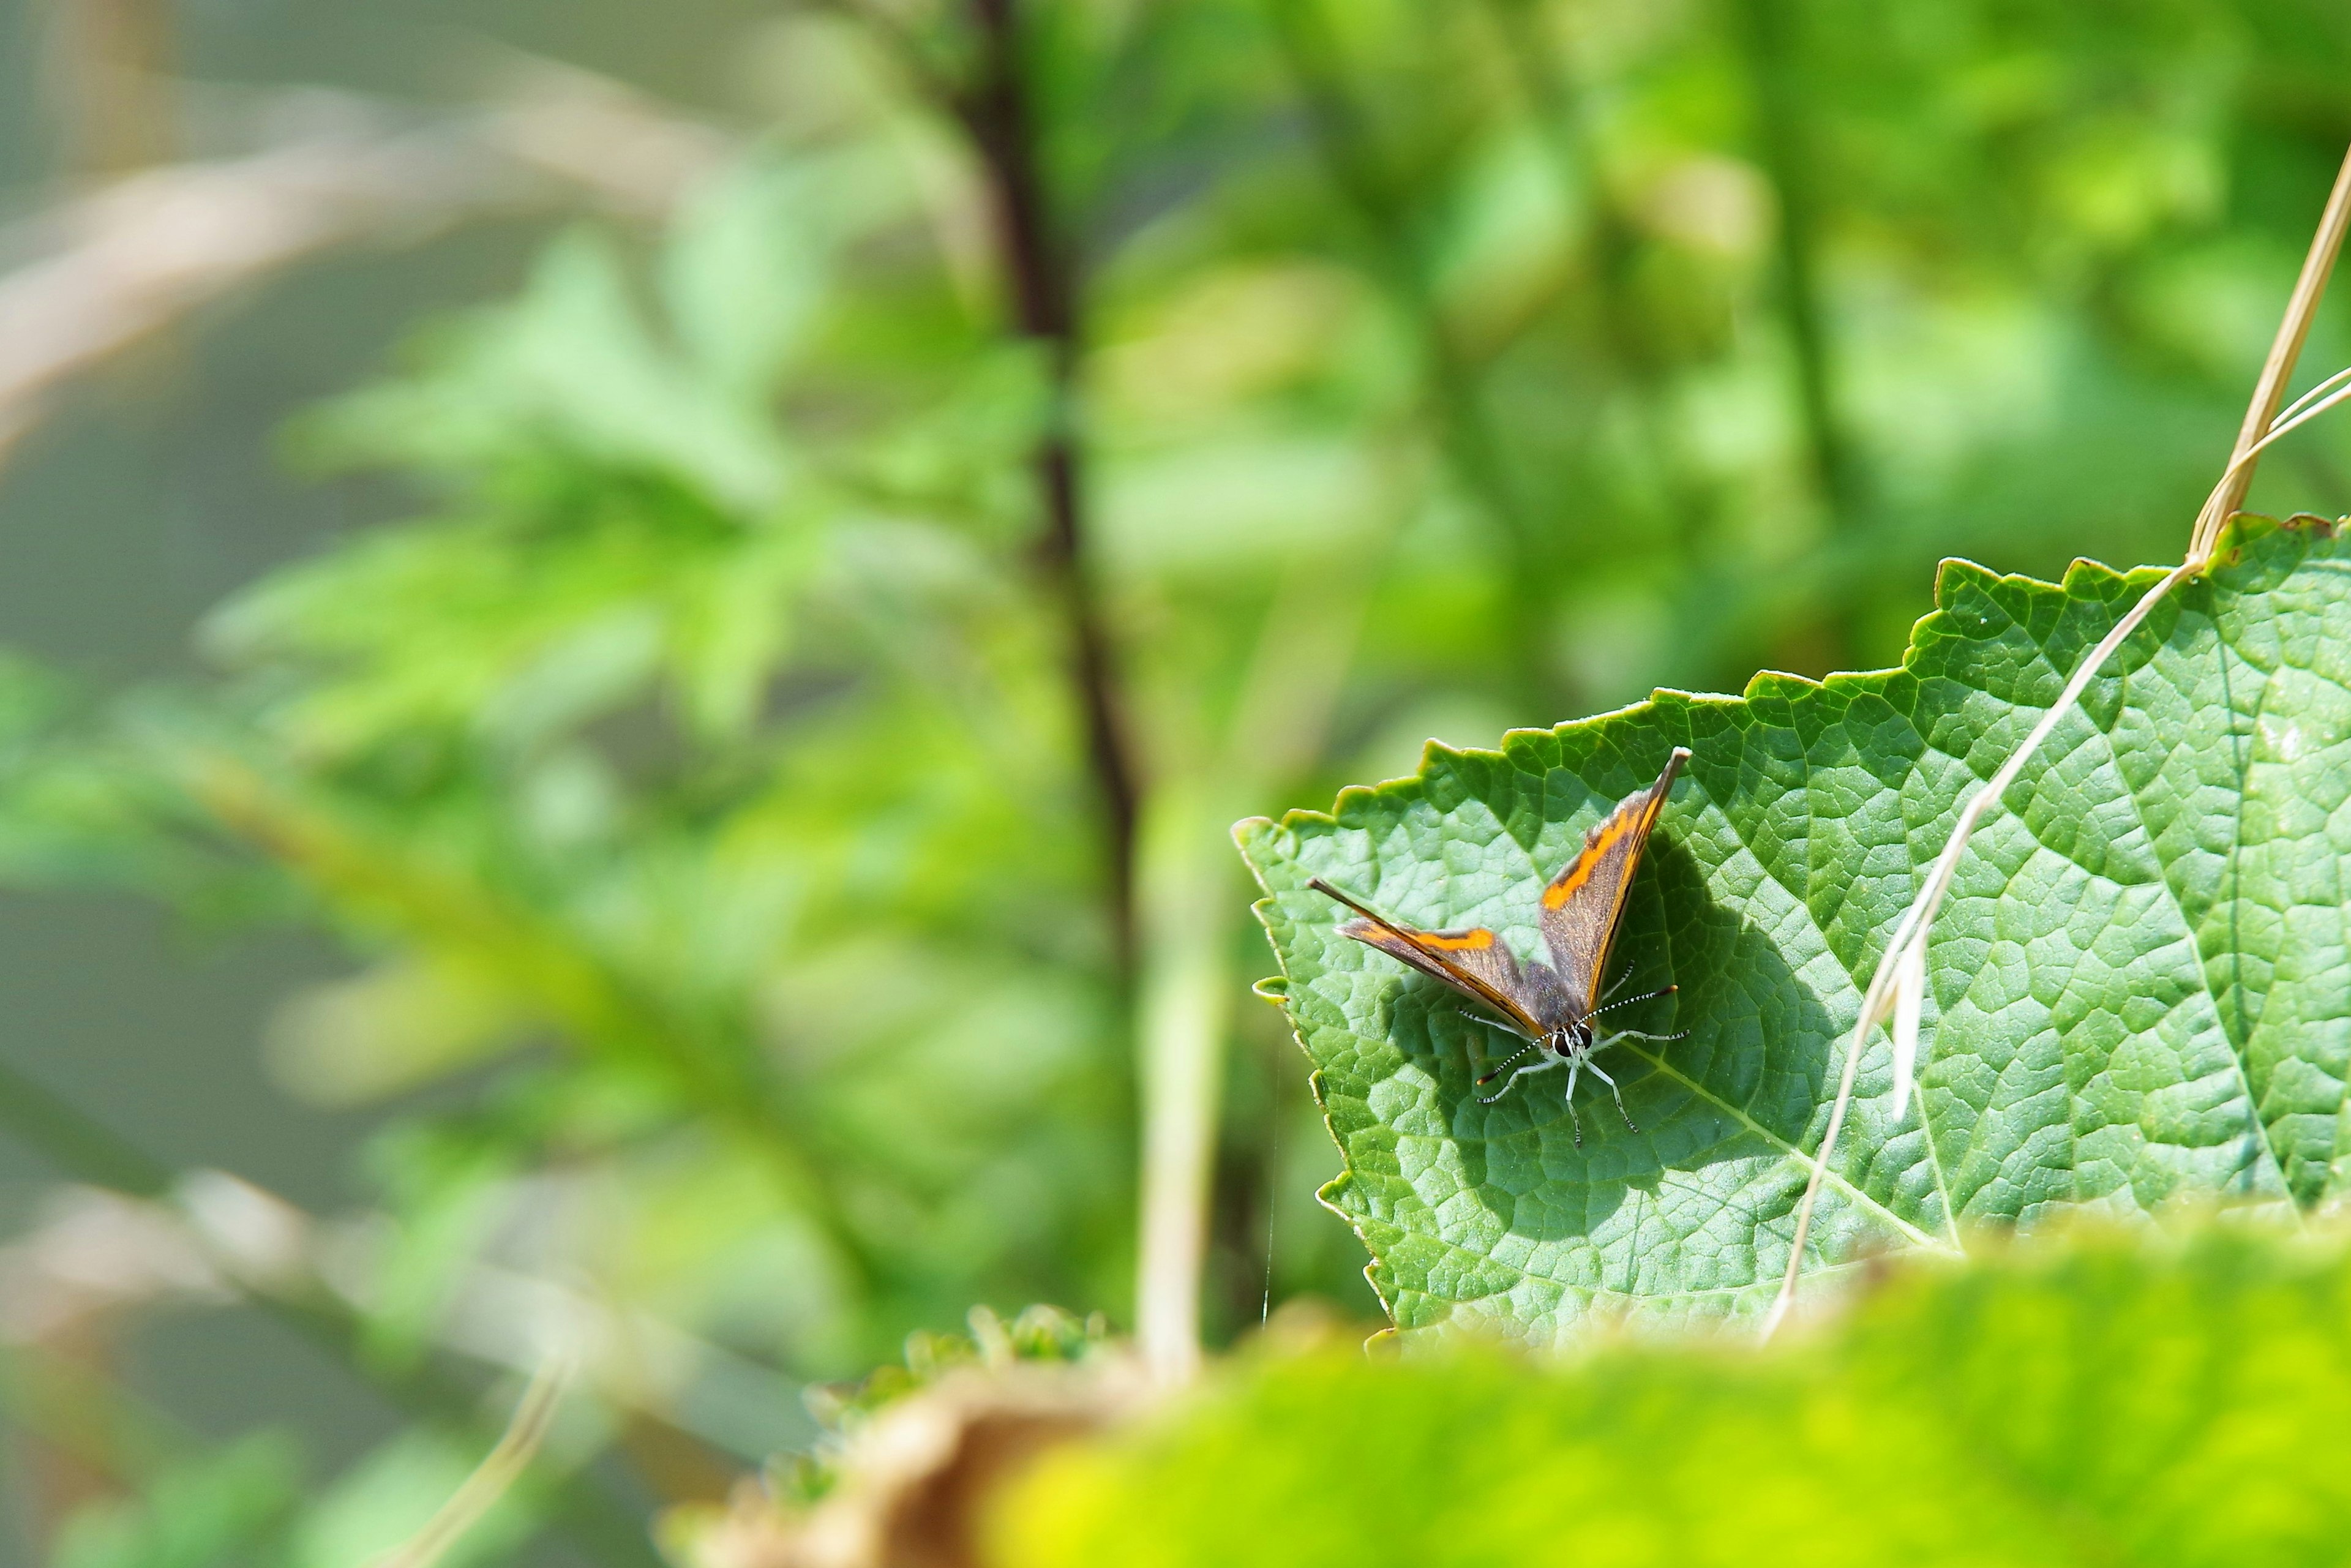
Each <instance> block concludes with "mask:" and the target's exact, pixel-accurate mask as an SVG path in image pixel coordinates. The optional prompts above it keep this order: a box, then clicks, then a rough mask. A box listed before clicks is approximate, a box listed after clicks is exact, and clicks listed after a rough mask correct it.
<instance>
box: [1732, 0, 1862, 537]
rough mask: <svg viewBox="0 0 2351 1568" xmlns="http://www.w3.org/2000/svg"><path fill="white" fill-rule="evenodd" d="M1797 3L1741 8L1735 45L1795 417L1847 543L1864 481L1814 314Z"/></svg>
mask: <svg viewBox="0 0 2351 1568" xmlns="http://www.w3.org/2000/svg"><path fill="white" fill-rule="evenodd" d="M1799 3H1800V0H1738V6H1739V17H1740V45H1741V47H1743V48H1744V50H1745V51H1746V56H1747V71H1748V77H1749V78H1750V83H1751V85H1752V89H1753V91H1754V95H1755V132H1756V146H1757V151H1758V152H1760V153H1761V157H1762V161H1763V170H1764V173H1765V175H1766V176H1767V177H1768V178H1769V179H1770V180H1771V191H1772V195H1773V198H1774V199H1775V201H1776V202H1777V203H1778V205H1779V209H1780V221H1779V225H1778V239H1777V246H1778V250H1779V256H1778V267H1779V274H1780V280H1779V281H1780V289H1779V293H1780V300H1779V304H1780V313H1781V318H1782V320H1783V321H1784V322H1785V323H1786V325H1787V331H1788V340H1789V345H1790V348H1791V350H1792V353H1793V356H1794V360H1795V372H1796V388H1795V391H1796V406H1797V412H1798V414H1799V416H1800V417H1801V418H1802V423H1803V429H1804V443H1805V446H1806V448H1807V452H1808V455H1809V457H1810V459H1811V466H1812V470H1813V483H1814V484H1815V485H1816V486H1818V487H1819V491H1820V496H1821V502H1822V505H1823V507H1826V508H1827V510H1828V514H1829V523H1830V527H1831V528H1832V529H1833V530H1834V532H1835V533H1836V534H1837V535H1839V536H1840V537H1850V536H1851V535H1852V534H1853V533H1854V532H1855V530H1856V529H1857V528H1859V527H1860V525H1861V499H1862V497H1861V496H1860V493H1859V477H1860V476H1859V475H1858V473H1857V472H1856V471H1855V466H1854V462H1853V455H1852V453H1851V451H1850V450H1849V449H1848V447H1847V446H1846V444H1845V441H1844V435H1843V434H1842V432H1841V430H1840V427H1839V425H1838V422H1837V413H1836V402H1837V399H1836V373H1835V371H1836V367H1835V364H1834V353H1833V351H1832V350H1831V346H1830V343H1829V337H1828V329H1827V326H1826V324H1825V322H1824V321H1823V319H1822V311H1821V306H1820V272H1819V261H1818V252H1817V250H1816V248H1815V246H1816V241H1817V237H1818V235H1819V226H1820V213H1819V207H1818V205H1817V203H1816V187H1815V184H1814V182H1813V157H1812V147H1811V144H1810V139H1809V137H1808V135H1807V134H1806V130H1805V122H1804V104H1803V84H1802V63H1801V61H1800V58H1799V55H1800V42H1801V41H1800V39H1799V37H1798V36H1797V29H1798V18H1797V16H1796V14H1795V7H1796V5H1798V4H1799Z"/></svg>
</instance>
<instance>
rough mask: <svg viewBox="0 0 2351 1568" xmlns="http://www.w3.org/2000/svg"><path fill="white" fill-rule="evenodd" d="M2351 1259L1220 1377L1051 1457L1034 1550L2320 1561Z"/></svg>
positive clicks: (1035, 1567)
mask: <svg viewBox="0 0 2351 1568" xmlns="http://www.w3.org/2000/svg"><path fill="white" fill-rule="evenodd" d="M2346 1321H2351V1259H2346V1253H2345V1251H2344V1249H2343V1248H2342V1246H2341V1245H2340V1238H2339V1235H2338V1236H2335V1237H2332V1238H2330V1239H2328V1240H2327V1241H2326V1242H2325V1243H2324V1244H2322V1245H2311V1244H2306V1243H2293V1242H2286V1241H2283V1240H2282V1239H2278V1238H2275V1237H2273V1236H2271V1235H2268V1234H2265V1233H2264V1232H2263V1228H2259V1227H2247V1226H2231V1227H2226V1228H2221V1227H2214V1228H2208V1229H2204V1230H2202V1231H2200V1232H2199V1233H2198V1234H2196V1235H2195V1236H2193V1237H2192V1238H2190V1239H2187V1240H2185V1241H2183V1240H2180V1239H2177V1238H2175V1237H2172V1236H2169V1235H2162V1236H2160V1237H2159V1238H2158V1239H2153V1240H2151V1241H2150V1239H2149V1238H2148V1237H2147V1235H2144V1234H2143V1235H2141V1236H2139V1237H2126V1236H2121V1235H2117V1234H2116V1233H2114V1232H2112V1231H2108V1232H2105V1233H2103V1234H2100V1235H2097V1236H2094V1237H2088V1238H2084V1239H2082V1240H2081V1241H2080V1242H2079V1243H2078V1244H2075V1245H2070V1246H2065V1247H2053V1246H2048V1245H2046V1244H2035V1245H2032V1246H2029V1247H2022V1248H2019V1249H2016V1250H2015V1251H2013V1252H2012V1253H2011V1254H2009V1255H2006V1256H2001V1257H1995V1258H1993V1259H1991V1260H1988V1262H1987V1263H1986V1265H1985V1266H1982V1267H1976V1268H1969V1269H1950V1268H1932V1267H1928V1268H1917V1269H1913V1270H1905V1271H1902V1272H1901V1273H1900V1274H1899V1275H1898V1276H1897V1277H1896V1279H1894V1280H1893V1281H1891V1282H1890V1283H1889V1284H1888V1285H1887V1286H1886V1288H1885V1289H1883V1290H1880V1291H1876V1292H1874V1293H1873V1294H1872V1295H1871V1296H1870V1297H1869V1299H1867V1300H1866V1301H1864V1302H1863V1303H1861V1305H1860V1306H1859V1308H1858V1310H1857V1311H1856V1312H1855V1313H1854V1315H1853V1317H1852V1318H1851V1320H1850V1321H1849V1322H1845V1323H1844V1324H1843V1325H1841V1326H1840V1327H1839V1328H1838V1329H1837V1330H1835V1331H1834V1332H1833V1333H1829V1334H1826V1335H1823V1336H1819V1337H1817V1338H1813V1339H1812V1340H1810V1341H1808V1342H1806V1343H1797V1344H1787V1345H1782V1346H1779V1347H1775V1348H1774V1349H1773V1350H1772V1351H1771V1352H1769V1353H1758V1352H1755V1351H1752V1350H1747V1349H1740V1348H1735V1347H1730V1346H1725V1345H1722V1344H1719V1343H1716V1344H1711V1345H1708V1344H1699V1345H1695V1346H1693V1345H1687V1344H1684V1345H1679V1346H1672V1345H1660V1344H1656V1343H1646V1344H1644V1343H1637V1342H1635V1343H1615V1344H1613V1345H1607V1346H1604V1347H1603V1348H1602V1349H1601V1350H1600V1351H1598V1352H1597V1353H1596V1354H1593V1355H1591V1356H1590V1357H1588V1358H1581V1359H1579V1360H1578V1361H1576V1362H1574V1363H1573V1364H1569V1365H1567V1366H1563V1367H1562V1366H1557V1365H1552V1366H1548V1367H1541V1368H1536V1367H1530V1366H1528V1365H1526V1364H1524V1363H1523V1362H1521V1361H1519V1360H1517V1359H1515V1358H1511V1357H1507V1356H1504V1355H1501V1354H1496V1353H1495V1352H1493V1351H1491V1350H1479V1351H1474V1352H1471V1351H1467V1350H1464V1351H1460V1352H1457V1353H1455V1354H1437V1355H1433V1356H1429V1357H1426V1358H1424V1357H1417V1356H1416V1357H1410V1358H1405V1359H1404V1360H1402V1361H1396V1360H1393V1359H1391V1360H1387V1361H1384V1362H1367V1361H1366V1360H1365V1359H1364V1356H1363V1355H1362V1354H1360V1353H1357V1352H1354V1351H1353V1350H1350V1349H1341V1350H1337V1351H1334V1352H1322V1353H1317V1354H1311V1355H1306V1356H1301V1357H1295V1358H1292V1359H1289V1360H1280V1361H1273V1362H1270V1363H1266V1364H1259V1365H1257V1366H1254V1367H1244V1368H1242V1369H1240V1370H1239V1371H1238V1373H1236V1374H1233V1375H1229V1376H1228V1381H1227V1382H1226V1383H1225V1384H1224V1385H1221V1386H1219V1387H1216V1388H1213V1389H1212V1390H1211V1391H1210V1392H1209V1394H1208V1395H1207V1396H1205V1397H1204V1398H1202V1399H1200V1400H1199V1401H1197V1402H1196V1404H1195V1405H1194V1406H1192V1407H1191V1408H1189V1409H1187V1410H1185V1411H1183V1412H1180V1413H1179V1414H1178V1415H1177V1416H1175V1418H1174V1419H1172V1420H1167V1421H1164V1422H1162V1423H1160V1424H1158V1425H1157V1426H1156V1427H1147V1428H1145V1429H1144V1430H1143V1431H1142V1432H1140V1433H1137V1434H1135V1435H1133V1436H1130V1437H1127V1438H1125V1439H1123V1440H1122V1441H1120V1442H1117V1443H1114V1444H1109V1445H1104V1446H1102V1447H1099V1448H1091V1449H1081V1450H1076V1451H1072V1452H1070V1453H1067V1454H1065V1455H1063V1456H1061V1457H1058V1458H1053V1459H1050V1460H1048V1461H1047V1462H1046V1464H1045V1465H1044V1466H1043V1467H1042V1468H1041V1469H1040V1470H1039V1471H1038V1472H1037V1473H1035V1474H1033V1475H1032V1476H1031V1477H1029V1478H1028V1479H1025V1480H1024V1482H1023V1483H1022V1484H1021V1486H1020V1487H1019V1490H1017V1491H1015V1492H1014V1493H1013V1494H1012V1495H1011V1496H1010V1497H1009V1498H1008V1500H1006V1505H1005V1507H1004V1510H1003V1511H1002V1512H1001V1514H1000V1515H999V1522H1000V1524H1001V1526H1002V1529H1001V1530H1000V1532H999V1534H1000V1537H1001V1539H1000V1540H999V1542H998V1545H999V1550H998V1553H997V1555H996V1559H995V1560H996V1561H998V1562H999V1563H1020V1564H1023V1565H1024V1568H1063V1565H1069V1568H1076V1565H1078V1564H1092V1563H1120V1564H1123V1565H1124V1568H1157V1565H1160V1564H1167V1565H1169V1568H1173V1565H1175V1564H1179V1563H1182V1564H1189V1563H1232V1564H1247V1563H1280V1564H1281V1565H1282V1568H1322V1565H1324V1564H1329V1565H1332V1568H1341V1565H1345V1568H1354V1565H1357V1564H1364V1563H1415V1564H1424V1565H1428V1568H1437V1565H1440V1564H1456V1563H1458V1564H1473V1563H1474V1564H1480V1565H1483V1564H1503V1563H1608V1564H1610V1565H1611V1568H1648V1565H1651V1564H1656V1565H1657V1568H1667V1565H1670V1568H1711V1565H1714V1564H1724V1565H1730V1564H1737V1565H1739V1568H1755V1565H1759V1564H1773V1563H1802V1564H1806V1565H1807V1568H1834V1565H1841V1564H1847V1563H1851V1564H1855V1565H1856V1568H1858V1565H1861V1564H1870V1565H1873V1568H1876V1565H1882V1564H1886V1563H1905V1564H1909V1565H1913V1568H1924V1565H1927V1564H1943V1563H1950V1564H1957V1563H2011V1564H2014V1563H2033V1564H2048V1565H2056V1564H2075V1563H2079V1564H2085V1565H2087V1564H2093V1563H2096V1564H2113V1563H2141V1564H2150V1565H2152V1564H2178V1565H2180V1568H2189V1565H2196V1568H2202V1565H2205V1564H2210V1565H2213V1568H2219V1565H2220V1564H2232V1563H2334V1562H2339V1561H2341V1559H2342V1555H2343V1542H2344V1540H2345V1538H2346V1534H2351V1470H2346V1468H2345V1467H2344V1466H2343V1464H2342V1463H2341V1462H2340V1459H2339V1458H2337V1457H2336V1453H2335V1441H2334V1439H2335V1437H2336V1435H2337V1434H2339V1433H2341V1432H2342V1431H2343V1430H2344V1429H2345V1427H2346V1423H2351V1340H2346V1337H2345V1335H2344V1333H2343V1332H2342V1330H2343V1324H2344V1323H2345V1322H2346Z"/></svg>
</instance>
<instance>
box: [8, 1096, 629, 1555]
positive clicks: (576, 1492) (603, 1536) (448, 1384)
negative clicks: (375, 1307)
mask: <svg viewBox="0 0 2351 1568" xmlns="http://www.w3.org/2000/svg"><path fill="white" fill-rule="evenodd" d="M0 1129H5V1131H6V1132H7V1133H9V1134H12V1135H14V1136H15V1137H16V1139H17V1140H18V1141H19V1142H21V1143H23V1144H24V1145H26V1146H27V1147H29V1148H31V1149H33V1150H35V1151H36V1152H37V1153H38V1154H40V1155H42V1156H43V1157H45V1158H47V1160H49V1161H50V1162H51V1163H52V1164H54V1165H56V1166H57V1168H58V1169H60V1170H62V1171H63V1172H65V1173H66V1174H67V1175H68V1176H71V1177H73V1178H74V1179H75V1180H77V1181H82V1182H88V1183H89V1184H90V1185H91V1186H101V1187H105V1188H107V1189H108V1190H110V1191H113V1192H119V1193H122V1194H124V1195H126V1196H128V1197H136V1198H142V1199H145V1200H147V1201H149V1202H163V1201H166V1200H168V1199H169V1198H170V1197H172V1190H173V1187H174V1186H175V1185H176V1181H177V1176H176V1174H175V1173H174V1172H173V1171H172V1168H171V1167H170V1166H166V1165H164V1164H163V1163H162V1161H160V1160H158V1159H156V1158H155V1157H154V1156H153V1155H150V1154H148V1153H147V1152H146V1151H145V1150H143V1149H141V1148H140V1147H139V1146H138V1145H135V1144H132V1143H131V1142H130V1141H129V1140H128V1139H126V1138H124V1137H122V1136H121V1135H120V1134H117V1133H116V1132H114V1131H113V1130H112V1129H111V1128H109V1127H107V1126H105V1125H104V1124H100V1123H99V1122H98V1121H97V1120H96V1119H95V1118H93V1117H91V1116H89V1114H88V1113H85V1112H83V1111H82V1110H80V1109H79V1108H78V1107H77V1106H75V1105H74V1104H72V1103H70V1102H68V1101H67V1100H66V1099H65V1098H64V1097H62V1096H61V1095H58V1094H56V1093H54V1092H51V1091H50V1090H48V1089H47V1087H45V1086H44V1085H42V1084H40V1083H38V1082H35V1081H34V1080H32V1079H30V1078H27V1077H26V1076H25V1075H24V1074H23V1073H21V1072H19V1071H16V1069H15V1068H14V1067H11V1066H9V1065H7V1064H5V1063H0ZM223 1278H224V1281H225V1283H227V1284H228V1285H229V1286H231V1287H232V1288H233V1289H235V1290H236V1291H238V1292H239V1293H240V1294H241V1295H243V1296H244V1298H245V1300H246V1301H247V1302H248V1303H250V1304H251V1305H252V1306H253V1307H255V1308H256V1309H257V1310H258V1311H260V1312H263V1313H264V1314H265V1315H266V1316H268V1317H271V1318H274V1319H276V1320H277V1322H279V1323H281V1324H283V1325H284V1326H286V1327H287V1328H288V1329H290V1330H292V1331H293V1332H294V1333H296V1334H297V1335H298V1336H299V1337H300V1338H302V1339H304V1340H307V1341H308V1342H309V1343H311V1344H312V1345H313V1346H315V1347H317V1348H318V1349H319V1350H320V1351H322V1352H324V1353H325V1354H326V1355H327V1356H328V1357H329V1359H330V1360H332V1361H334V1362H335V1363H336V1364H339V1365H340V1366H341V1367H342V1368H343V1369H344V1370H345V1371H347V1372H349V1373H350V1374H351V1375H353V1376H354V1377H357V1378H358V1379H360V1381H361V1382H363V1383H365V1384H367V1385H369V1386H370V1387H371V1388H373V1389H374V1390H375V1391H376V1392H377V1393H378V1394H379V1395H381V1396H383V1397H384V1398H385V1399H386V1400H387V1401H388V1402H390V1403H391V1404H392V1405H393V1406H395V1407H397V1408H398V1409H400V1410H401V1411H402V1413H403V1414H405V1415H407V1416H412V1417H413V1418H415V1419H418V1420H422V1421H425V1422H428V1423H430V1424H432V1425H434V1426H437V1427H443V1428H444V1429H447V1430H451V1431H455V1432H458V1433H462V1434H464V1435H465V1437H467V1438H468V1439H469V1440H473V1439H478V1440H481V1441H483V1442H485V1443H486V1442H488V1441H490V1440H492V1439H494V1438H495V1437H496V1433H494V1432H490V1433H486V1432H485V1431H484V1429H483V1427H482V1424H481V1422H480V1421H479V1419H478V1418H477V1417H476V1416H475V1409H474V1397H473V1395H472V1394H471V1392H470V1391H469V1390H468V1389H467V1388H466V1387H465V1385H464V1384H463V1383H462V1382H461V1381H460V1380H458V1379H457V1378H456V1377H455V1376H453V1375H451V1374H449V1373H448V1372H446V1371H445V1370H444V1369H442V1368H440V1367H438V1366H435V1365H433V1364H419V1365H417V1366H414V1367H411V1368H399V1367H394V1366H391V1365H388V1364H385V1362H384V1360H383V1358H382V1357H381V1356H374V1355H371V1354H367V1351H366V1349H365V1347H364V1345H363V1344H362V1343H361V1340H362V1336H363V1328H362V1325H361V1323H360V1319H359V1314H358V1313H356V1312H353V1311H351V1309H350V1307H348V1306H346V1305H344V1304H343V1303H342V1302H341V1301H337V1300H336V1299H335V1298H333V1297H332V1296H329V1295H326V1294H325V1293H323V1292H318V1293H306V1294H302V1295H295V1294H292V1293H286V1294H280V1293H277V1292H276V1291H267V1290H265V1289H262V1288H261V1287H258V1286H256V1285H255V1284H254V1283H253V1282H251V1281H246V1280H244V1279H242V1278H239V1277H237V1276H236V1275H235V1273H234V1272H233V1271H230V1270H223ZM538 1481H539V1483H540V1484H541V1485H542V1486H544V1487H545V1489H546V1496H547V1498H548V1501H549V1508H550V1510H551V1511H552V1513H553V1515H554V1519H555V1521H556V1523H557V1524H558V1526H559V1528H561V1529H562V1530H563V1531H564V1533H565V1534H566V1536H568V1537H569V1539H570V1540H571V1541H572V1542H574V1543H575V1544H577V1545H578V1546H579V1547H580V1549H581V1550H582V1551H584V1552H587V1553H588V1554H589V1555H590V1556H592V1557H593V1558H595V1559H596V1560H597V1561H599V1562H601V1563H610V1564H611V1565H612V1568H660V1563H661V1559H660V1557H659V1556H658V1555H657V1554H656V1553H655V1552H654V1551H653V1545H652V1543H651V1542H650V1541H648V1540H647V1539H646V1534H645V1527H644V1523H643V1521H642V1520H640V1519H639V1518H637V1516H636V1515H635V1513H634V1512H633V1511H632V1510H630V1509H629V1508H628V1507H627V1506H626V1505H624V1504H622V1503H621V1502H619V1501H617V1500H614V1499H612V1498H611V1497H610V1496H608V1495H606V1493H605V1492H604V1491H603V1490H602V1489H601V1488H600V1487H598V1486H596V1485H595V1484H594V1483H593V1482H592V1481H590V1479H587V1478H586V1477H584V1476H580V1475H569V1474H561V1473H558V1472H555V1471H552V1470H545V1471H541V1472H540V1474H539V1476H538Z"/></svg>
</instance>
